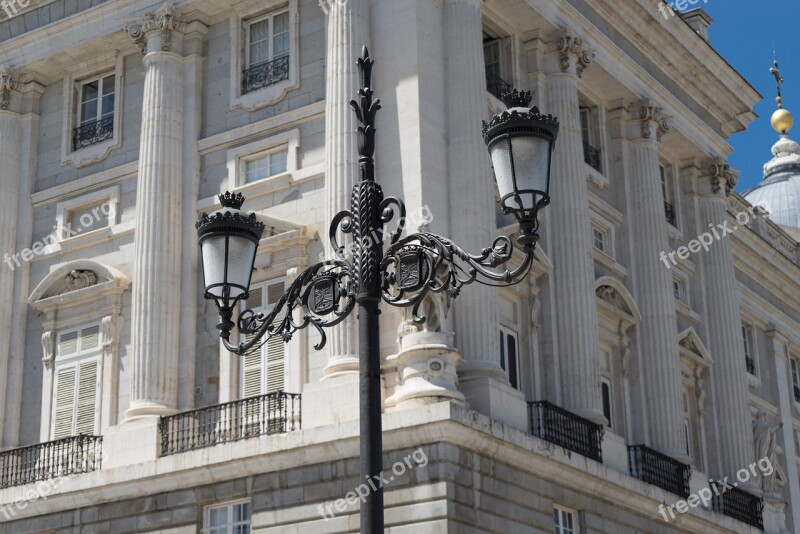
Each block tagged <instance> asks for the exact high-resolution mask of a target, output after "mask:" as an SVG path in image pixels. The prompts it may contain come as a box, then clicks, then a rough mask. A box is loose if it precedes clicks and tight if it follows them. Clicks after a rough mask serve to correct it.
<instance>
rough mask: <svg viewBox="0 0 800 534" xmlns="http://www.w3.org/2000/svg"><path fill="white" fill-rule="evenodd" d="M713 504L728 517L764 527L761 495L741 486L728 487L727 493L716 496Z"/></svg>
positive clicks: (715, 508)
mask: <svg viewBox="0 0 800 534" xmlns="http://www.w3.org/2000/svg"><path fill="white" fill-rule="evenodd" d="M711 506H712V507H713V508H714V510H716V511H717V512H722V513H723V514H725V515H727V516H728V517H732V518H734V519H738V520H739V521H741V522H743V523H747V524H748V525H751V526H753V527H756V528H760V529H763V528H764V517H763V511H764V500H763V499H762V498H761V497H757V496H755V495H753V494H751V493H747V492H746V491H744V490H741V489H739V488H728V489H727V490H726V491H725V493H722V494H720V495H715V496H714V498H713V499H712V501H711Z"/></svg>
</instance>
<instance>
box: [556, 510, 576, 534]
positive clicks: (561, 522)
mask: <svg viewBox="0 0 800 534" xmlns="http://www.w3.org/2000/svg"><path fill="white" fill-rule="evenodd" d="M575 516H576V513H575V512H572V511H570V510H565V509H564V508H561V507H559V506H555V507H554V508H553V533H554V534H578V532H580V529H579V528H578V524H577V521H575Z"/></svg>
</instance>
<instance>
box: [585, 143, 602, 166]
mask: <svg viewBox="0 0 800 534" xmlns="http://www.w3.org/2000/svg"><path fill="white" fill-rule="evenodd" d="M583 161H585V162H586V164H587V165H589V166H590V167H591V168H593V169H594V170H596V171H597V172H602V171H601V170H600V151H599V150H598V149H596V148H595V147H593V146H592V145H590V144H589V143H587V142H586V141H584V142H583Z"/></svg>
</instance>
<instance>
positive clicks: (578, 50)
mask: <svg viewBox="0 0 800 534" xmlns="http://www.w3.org/2000/svg"><path fill="white" fill-rule="evenodd" d="M548 49H549V50H550V51H553V52H558V54H559V58H560V60H561V71H562V72H567V71H568V70H569V63H570V55H572V56H574V57H575V73H576V74H577V75H578V78H580V77H581V74H582V73H583V69H585V68H586V67H588V66H589V65H591V64H592V62H593V61H594V50H592V49H591V48H590V47H589V46H588V45H586V43H584V42H583V38H582V37H579V36H578V35H577V34H576V33H575V31H574V30H573V29H572V28H570V27H569V26H567V27H565V28H562V29H561V30H560V31H559V32H558V34H557V35H556V38H555V40H553V41H552V42H551V43H549V45H548Z"/></svg>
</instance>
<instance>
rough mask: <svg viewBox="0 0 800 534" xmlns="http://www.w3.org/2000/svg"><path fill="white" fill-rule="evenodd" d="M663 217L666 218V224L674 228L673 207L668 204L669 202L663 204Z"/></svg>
mask: <svg viewBox="0 0 800 534" xmlns="http://www.w3.org/2000/svg"><path fill="white" fill-rule="evenodd" d="M664 215H665V216H666V217H667V222H668V223H670V224H671V225H672V226H675V221H676V218H675V206H673V205H672V204H670V203H669V202H666V201H665V202H664Z"/></svg>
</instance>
